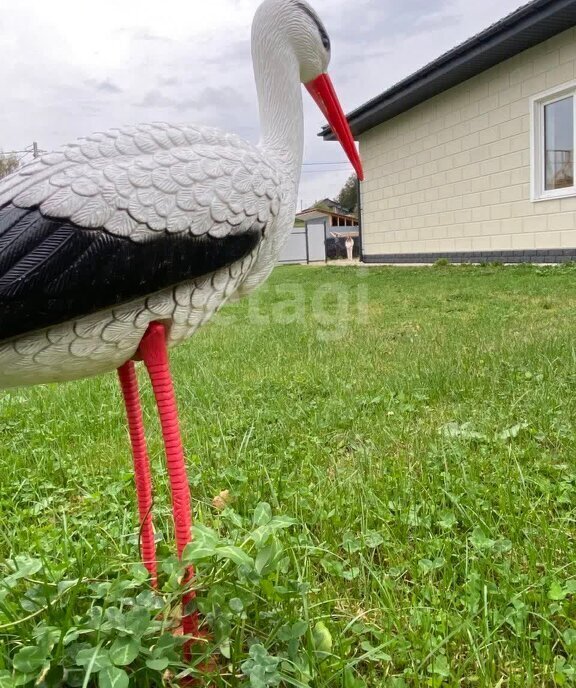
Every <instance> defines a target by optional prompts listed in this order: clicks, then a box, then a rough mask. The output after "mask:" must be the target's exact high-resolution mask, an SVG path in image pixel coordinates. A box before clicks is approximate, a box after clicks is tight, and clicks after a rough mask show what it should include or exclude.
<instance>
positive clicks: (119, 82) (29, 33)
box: [0, 0, 523, 207]
mask: <svg viewBox="0 0 576 688" xmlns="http://www.w3.org/2000/svg"><path fill="white" fill-rule="evenodd" d="M259 2H260V0H98V2H94V1H90V2H89V1H88V0H50V1H49V2H47V1H46V0H19V1H18V2H14V0H0V55H1V56H2V59H1V60H0V93H1V98H2V100H1V102H2V107H1V110H0V150H4V151H11V150H23V149H25V148H26V147H29V146H30V145H31V143H32V141H37V142H38V145H39V147H40V149H44V150H52V149H54V148H57V147H58V146H60V145H62V144H64V143H67V142H69V141H72V140H74V139H76V138H78V137H80V136H86V135H88V134H90V133H92V132H94V131H102V130H104V129H108V128H110V127H115V126H121V125H122V124H129V123H138V122H152V121H158V120H162V121H167V122H174V123H183V122H189V123H194V124H208V125H211V126H217V127H221V128H223V129H226V130H230V131H235V132H236V133H238V134H240V135H241V136H243V137H244V138H246V139H248V140H249V141H252V142H253V143H256V142H257V141H258V138H259V123H258V109H257V103H256V90H255V87H254V81H253V75H252V63H251V57H250V24H251V21H252V16H253V14H254V11H255V9H256V7H257V6H258V4H259ZM311 4H312V5H313V6H314V8H315V9H316V11H317V12H318V14H319V15H320V17H321V18H322V20H323V22H324V24H325V26H326V28H327V30H328V33H329V35H330V39H331V43H332V60H331V64H330V69H329V71H330V74H331V76H332V80H333V81H334V84H335V86H336V90H337V92H338V94H339V96H340V100H341V102H342V105H343V108H344V110H345V111H347V112H348V111H350V110H352V109H353V108H355V107H357V106H359V105H361V104H362V103H364V102H365V101H366V100H368V99H370V98H373V97H374V96H376V95H378V94H379V93H381V92H382V91H384V90H386V89H387V88H388V87H389V86H391V85H393V84H394V83H396V82H397V81H399V80H400V79H402V78H403V77H405V76H408V75H409V74H411V73H412V72H414V71H415V70H417V69H418V68H419V67H421V66H423V65H424V64H426V63H427V62H430V61H431V60H433V59H435V58H436V57H438V55H440V54H442V53H443V52H445V51H446V50H449V49H450V48H452V47H454V46H455V45H457V44H458V43H461V42H462V41H464V40H466V39H467V38H469V37H470V36H472V35H474V34H475V33H478V32H479V31H481V30H482V29H484V28H486V27H487V26H489V25H490V24H492V23H493V22H495V21H497V20H498V19H501V18H502V17H503V16H505V15H506V14H508V13H509V12H511V11H513V10H514V9H516V8H517V7H519V6H520V5H521V4H523V3H522V2H521V1H519V0H482V2H478V0H312V2H311ZM304 116H305V144H304V166H303V169H302V178H301V184H300V190H299V201H298V204H299V207H307V206H309V205H311V204H312V203H313V202H314V201H315V200H318V199H321V198H325V197H333V196H335V195H336V194H337V193H338V191H339V190H340V188H341V187H342V185H343V183H344V182H345V181H346V179H347V177H348V176H349V174H350V173H351V166H350V164H349V163H348V162H347V160H346V157H345V155H344V153H343V151H342V150H341V148H340V147H339V145H338V144H337V143H332V142H323V141H322V139H320V138H319V137H318V136H317V134H318V132H319V131H320V128H321V127H322V126H323V125H324V124H325V121H324V118H323V117H322V115H321V113H320V112H319V110H317V108H316V105H315V104H314V103H313V102H312V101H311V99H310V98H309V96H308V94H306V93H305V94H304Z"/></svg>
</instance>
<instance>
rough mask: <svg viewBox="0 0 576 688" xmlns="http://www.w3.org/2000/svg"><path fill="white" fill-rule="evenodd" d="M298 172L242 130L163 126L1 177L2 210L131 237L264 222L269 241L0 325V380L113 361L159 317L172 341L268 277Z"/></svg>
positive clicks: (289, 218)
mask: <svg viewBox="0 0 576 688" xmlns="http://www.w3.org/2000/svg"><path fill="white" fill-rule="evenodd" d="M296 166H298V167H299V164H298V162H297V163H296ZM294 169H295V165H294V160H293V159H291V158H290V156H288V157H286V156H285V155H284V154H282V153H278V154H276V155H275V154H274V153H273V152H272V153H271V152H269V151H263V150H262V148H260V147H258V146H253V145H251V144H250V143H247V142H245V141H243V140H242V139H240V138H239V137H237V136H235V135H231V134H227V133H223V132H221V131H218V130H216V129H212V128H203V127H192V126H173V125H169V124H164V123H157V124H153V125H142V126H136V127H126V128H122V129H117V130H111V131H108V132H105V133H99V134H95V135H93V136H91V137H89V138H86V139H81V140H79V141H78V142H77V143H74V144H71V145H68V146H66V147H64V148H62V149H61V150H60V151H58V152H55V153H51V154H47V155H44V156H42V157H41V158H39V159H37V160H35V161H34V162H32V163H30V164H29V165H26V166H25V167H23V168H22V169H21V170H19V171H18V172H16V173H15V174H13V175H11V176H9V177H7V178H6V179H4V180H3V181H2V182H1V183H0V207H2V206H3V205H4V204H6V203H12V204H13V205H14V206H16V207H19V208H33V207H34V208H39V210H40V212H41V213H42V215H44V216H47V217H51V218H66V219H68V220H70V222H72V223H74V224H75V225H77V226H78V227H80V228H84V229H87V230H93V231H95V232H97V231H102V230H105V231H106V232H107V233H109V234H111V235H114V236H118V237H125V238H126V239H128V240H130V241H133V242H146V241H148V240H150V238H151V237H153V236H158V235H159V234H163V235H164V236H168V235H174V234H179V233H191V234H192V235H194V236H198V237H200V236H210V237H213V238H215V239H221V238H224V237H234V236H235V235H238V236H239V235H241V234H242V233H244V232H246V231H248V230H254V229H255V228H257V229H259V230H260V231H261V239H260V241H259V243H258V245H257V246H256V247H255V248H254V249H253V250H252V251H251V252H250V253H249V254H248V255H246V256H244V257H243V258H242V259H241V260H238V261H236V262H234V263H233V264H231V265H228V266H226V267H224V268H221V269H218V270H216V271H215V272H213V273H211V274H206V275H202V276H201V277H197V278H195V279H191V280H187V281H183V282H181V283H179V284H174V285H170V286H169V287H168V288H165V289H162V290H160V291H158V292H156V293H153V294H149V295H147V296H146V297H145V298H138V299H135V300H133V301H130V302H128V303H122V304H119V305H116V306H114V307H113V308H109V309H104V310H101V311H98V312H95V313H90V314H88V315H83V316H81V317H76V318H74V319H71V320H69V321H65V322H60V323H58V324H54V325H52V326H50V327H47V328H44V329H40V330H37V331H31V332H25V333H24V334H21V335H19V336H16V337H13V338H11V339H8V340H4V341H3V340H2V333H1V332H0V388H2V387H9V386H13V385H21V384H36V383H42V382H50V381H61V380H71V379H76V378H80V377H86V376H90V375H96V374H98V373H102V372H106V371H110V370H113V369H115V368H117V367H119V366H120V365H122V364H123V363H124V362H125V361H126V360H128V359H129V358H131V357H132V356H133V355H134V354H135V353H136V350H137V348H138V345H139V342H140V340H141V339H142V336H143V335H144V333H145V331H146V328H147V326H148V324H149V323H150V322H152V321H162V322H163V323H165V324H167V326H168V327H167V331H168V343H169V345H174V344H177V343H179V342H181V341H183V340H185V339H186V338H188V337H189V336H190V335H192V334H193V333H194V331H195V330H196V329H197V328H198V327H199V326H201V325H202V324H203V323H205V322H206V321H207V320H208V319H209V318H210V317H211V316H212V315H213V313H214V312H215V311H216V310H217V309H218V308H219V307H220V306H222V304H224V303H225V302H226V300H227V299H228V298H229V297H230V296H231V295H232V294H233V293H235V292H237V293H238V294H239V295H243V294H246V293H248V292H249V291H251V290H252V289H253V288H255V287H256V286H257V285H258V284H260V283H261V282H262V281H263V280H264V279H266V277H267V276H268V275H269V274H270V272H271V270H272V268H273V267H274V264H275V263H276V261H277V259H278V255H279V253H280V251H281V249H282V246H283V245H284V243H285V241H286V238H287V237H288V235H289V233H290V231H291V228H292V224H293V217H294V211H295V203H296V189H297V183H298V179H297V178H295V173H294ZM0 240H1V236H0ZM142 269H143V270H145V269H146V266H142Z"/></svg>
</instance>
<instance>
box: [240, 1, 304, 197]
mask: <svg viewBox="0 0 576 688" xmlns="http://www.w3.org/2000/svg"><path fill="white" fill-rule="evenodd" d="M282 15H283V12H282V6H281V5H279V4H277V2H276V1H275V0H268V2H265V3H263V5H261V6H260V8H259V9H258V11H257V12H256V16H255V17H254V23H253V24H252V61H253V64H254V76H255V79H256V89H257V92H258V104H259V109H260V126H261V130H262V134H261V139H260V143H259V146H260V147H261V148H263V149H264V150H265V151H266V152H268V153H269V154H270V155H272V156H274V157H276V158H277V159H278V160H279V162H282V163H283V166H285V167H286V171H287V172H288V173H289V174H290V176H291V177H292V179H293V180H294V184H295V187H297V186H298V181H299V179H300V170H301V165H302V150H303V145H304V121H303V113H302V87H301V84H300V69H299V65H298V61H297V59H296V55H295V54H294V51H293V50H292V49H291V47H290V45H289V44H288V39H287V38H286V32H285V22H284V21H283V20H284V17H283V16H282ZM283 27H284V30H283Z"/></svg>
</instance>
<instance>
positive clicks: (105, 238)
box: [0, 204, 262, 341]
mask: <svg viewBox="0 0 576 688" xmlns="http://www.w3.org/2000/svg"><path fill="white" fill-rule="evenodd" d="M261 237H262V230H261V229H260V228H257V227H255V228H253V229H251V230H250V231H247V232H245V233H244V234H237V235H235V236H228V237H224V238H223V239H215V238H213V237H211V236H208V235H204V236H199V237H196V236H193V235H191V234H189V233H182V234H175V235H172V234H159V235H157V236H151V238H150V240H149V241H145V242H135V241H132V240H130V239H129V238H125V237H119V236H116V235H114V234H111V233H110V232H107V231H106V230H104V229H85V228H83V227H79V226H78V225H75V224H74V223H73V222H70V221H69V220H61V219H54V218H48V217H45V216H44V215H42V213H41V212H40V211H39V209H38V208H31V209H20V208H16V207H15V206H13V205H12V204H8V205H5V206H4V207H2V208H0V341H2V340H5V339H10V338H11V337H15V336H17V335H22V334H26V333H28V332H33V331H35V330H39V329H42V328H44V327H49V326H51V325H57V324H59V323H62V322H66V321H68V320H72V319H74V318H78V317H81V316H84V315H89V314H90V313H95V312H97V311H99V310H103V309H105V308H111V307H114V306H118V305H120V304H122V303H127V302H129V301H132V300H133V299H136V298H139V297H145V296H148V295H150V294H154V293H155V292H158V291H160V290H162V289H165V288H166V287H171V286H175V285H176V284H179V283H181V282H185V281H187V280H190V279H195V278H197V277H201V276H202V275H207V274H209V273H211V272H214V271H215V270H218V269H220V268H223V267H226V266H228V265H231V264H232V263H234V262H236V261H237V260H241V259H242V258H244V257H245V256H246V255H248V254H249V253H250V252H251V251H252V250H253V249H254V248H255V247H256V246H257V245H258V242H259V241H260V239H261Z"/></svg>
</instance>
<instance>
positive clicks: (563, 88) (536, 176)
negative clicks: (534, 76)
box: [530, 81, 576, 203]
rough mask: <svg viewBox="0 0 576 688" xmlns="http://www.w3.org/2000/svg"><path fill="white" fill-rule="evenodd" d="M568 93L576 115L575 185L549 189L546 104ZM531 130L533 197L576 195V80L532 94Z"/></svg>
mask: <svg viewBox="0 0 576 688" xmlns="http://www.w3.org/2000/svg"><path fill="white" fill-rule="evenodd" d="M568 96H572V107H573V118H574V120H573V121H574V125H573V130H574V141H573V147H574V148H573V150H574V163H573V164H574V168H575V169H574V171H573V178H574V186H567V187H564V188H563V189H548V190H547V189H546V182H545V174H546V173H545V169H544V145H545V143H544V108H545V106H546V105H550V103H555V102H556V101H557V100H563V99H564V98H567V97H568ZM530 132H531V136H530V200H531V201H532V202H533V203H536V202H538V201H549V200H552V199H555V198H566V197H569V196H576V81H570V82H567V83H565V84H561V85H560V86H556V87H555V88H553V89H550V90H548V91H544V92H543V93H538V94H537V95H535V96H532V98H530Z"/></svg>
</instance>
